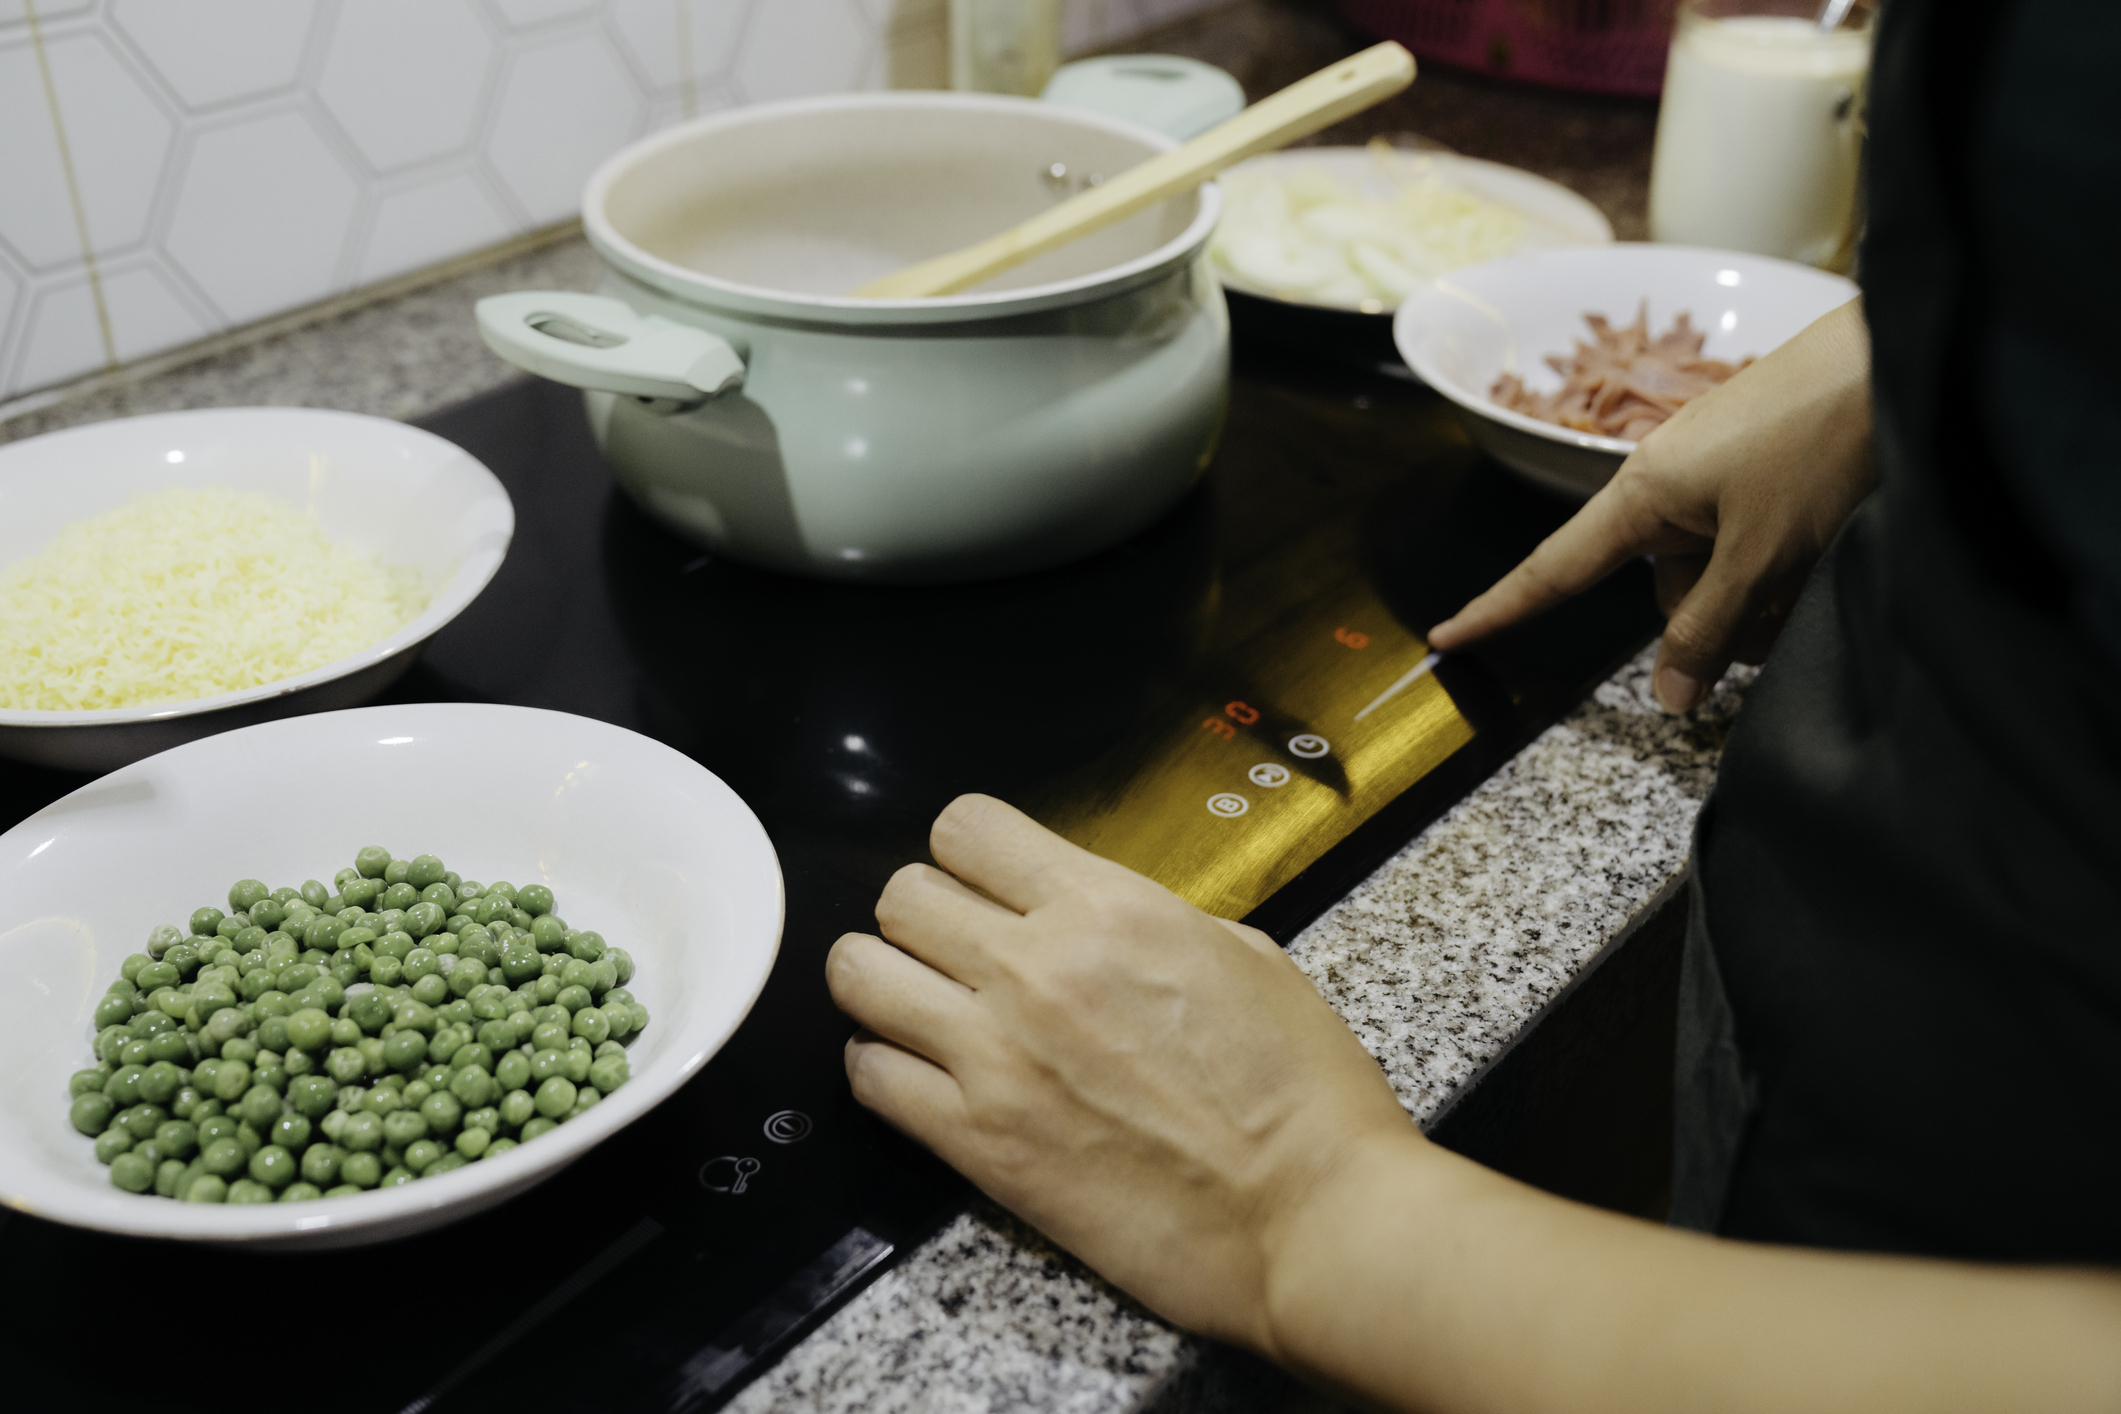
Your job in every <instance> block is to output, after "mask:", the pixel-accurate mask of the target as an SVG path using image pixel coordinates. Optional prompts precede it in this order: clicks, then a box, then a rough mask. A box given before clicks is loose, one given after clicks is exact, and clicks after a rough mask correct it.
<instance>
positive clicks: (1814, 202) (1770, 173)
mask: <svg viewBox="0 0 2121 1414" xmlns="http://www.w3.org/2000/svg"><path fill="white" fill-rule="evenodd" d="M1817 10H1818V6H1817V0H1686V3H1685V4H1683V5H1681V6H1680V9H1679V23H1678V27H1677V29H1676V30H1674V32H1673V35H1672V54H1671V60H1670V63H1669V64H1668V66H1667V67H1666V69H1665V74H1664V106H1663V108H1662V109H1661V110H1660V112H1659V113H1658V117H1657V147H1656V152H1655V154H1654V155H1653V156H1652V157H1651V159H1650V239H1651V240H1656V241H1670V242H1674V243H1677V244H1681V245H1705V246H1721V247H1723V248H1725V249H1729V250H1748V251H1755V252H1758V253H1759V254H1762V255H1774V256H1780V257H1782V258H1783V259H1785V260H1796V261H1802V262H1803V263H1805V264H1807V265H1823V266H1826V267H1828V268H1829V269H1835V270H1842V269H1846V268H1847V267H1848V265H1849V263H1850V259H1851V257H1852V256H1853V254H1854V250H1855V229H1854V227H1855V219H1856V173H1857V165H1858V158H1859V156H1860V149H1861V136H1862V118H1863V91H1864V82H1865V79H1866V78H1867V77H1868V75H1869V72H1870V63H1871V34H1870V23H1871V19H1870V16H1871V12H1870V10H1869V9H1868V8H1866V7H1864V6H1858V7H1856V8H1855V9H1854V10H1853V11H1852V12H1851V18H1850V20H1849V22H1847V23H1845V24H1843V25H1842V26H1841V28H1839V29H1836V30H1834V31H1832V32H1831V33H1827V34H1821V33H1820V32H1819V30H1818V27H1817V25H1816V24H1815V22H1814V16H1815V15H1816V13H1817Z"/></svg>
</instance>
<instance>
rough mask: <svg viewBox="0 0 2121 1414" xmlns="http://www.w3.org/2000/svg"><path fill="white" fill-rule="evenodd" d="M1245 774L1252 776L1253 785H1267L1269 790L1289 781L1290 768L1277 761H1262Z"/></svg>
mask: <svg viewBox="0 0 2121 1414" xmlns="http://www.w3.org/2000/svg"><path fill="white" fill-rule="evenodd" d="M1245 774H1246V775H1248V776H1250V777H1251V778H1252V784H1253V785H1255V786H1265V787H1266V788H1267V789H1268V790H1272V789H1274V788H1275V787H1276V786H1285V785H1287V784H1288V783H1289V768H1288V767H1287V766H1284V765H1282V764H1281V763H1280V762H1277V761H1262V762H1260V763H1259V764H1258V765H1257V766H1254V767H1253V768H1252V769H1251V770H1249V771H1247V772H1245Z"/></svg>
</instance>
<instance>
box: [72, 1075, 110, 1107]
mask: <svg viewBox="0 0 2121 1414" xmlns="http://www.w3.org/2000/svg"><path fill="white" fill-rule="evenodd" d="M109 1079H110V1076H109V1075H107V1074H105V1073H104V1072H103V1071H101V1070H77V1071H75V1072H74V1073H73V1074H72V1075H71V1076H69V1077H68V1078H67V1081H66V1093H67V1094H68V1095H70V1096H72V1097H73V1098H74V1099H77V1100H78V1099H80V1098H81V1097H82V1096H83V1095H88V1094H96V1095H100V1094H102V1093H103V1086H104V1083H105V1082H106V1081H108V1080H109Z"/></svg>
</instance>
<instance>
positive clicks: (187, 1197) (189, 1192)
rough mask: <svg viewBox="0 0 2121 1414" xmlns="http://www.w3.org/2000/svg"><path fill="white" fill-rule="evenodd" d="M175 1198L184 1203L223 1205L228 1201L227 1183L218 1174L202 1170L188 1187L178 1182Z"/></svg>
mask: <svg viewBox="0 0 2121 1414" xmlns="http://www.w3.org/2000/svg"><path fill="white" fill-rule="evenodd" d="M177 1196H178V1198H179V1199H180V1200H181V1201H183V1202H186V1203H225V1202H227V1201H228V1183H227V1180H225V1179H223V1178H222V1177H221V1176H220V1175H219V1174H214V1173H207V1172H205V1171H203V1170H202V1171H201V1172H200V1174H199V1176H198V1177H197V1178H194V1179H193V1180H192V1181H191V1182H190V1184H188V1185H187V1184H184V1183H183V1182H182V1181H181V1180H180V1181H179V1186H178V1192H177Z"/></svg>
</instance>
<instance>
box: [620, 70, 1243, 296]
mask: <svg viewBox="0 0 2121 1414" xmlns="http://www.w3.org/2000/svg"><path fill="white" fill-rule="evenodd" d="M889 108H958V109H963V110H965V111H966V112H967V113H968V114H970V113H976V112H982V111H984V112H1021V111H1023V110H1024V109H1026V108H1030V109H1033V110H1036V111H1037V112H1039V113H1040V114H1042V115H1048V116H1051V115H1059V116H1062V117H1064V118H1065V119H1066V120H1067V121H1068V122H1071V123H1076V124H1079V125H1081V126H1083V127H1090V128H1102V129H1104V130H1105V131H1106V132H1109V133H1113V134H1116V135H1118V136H1120V137H1126V138H1132V139H1134V140H1136V141H1138V142H1141V143H1143V144H1145V145H1147V146H1148V147H1150V148H1151V149H1152V150H1154V151H1159V152H1165V151H1169V150H1170V149H1172V148H1174V147H1177V146H1178V143H1177V142H1176V141H1174V140H1173V139H1171V138H1169V137H1167V136H1165V135H1164V134H1162V133H1159V132H1157V131H1155V130H1154V129H1152V128H1145V127H1142V126H1140V125H1139V124H1136V123H1130V122H1127V121H1125V120H1124V119H1120V118H1112V117H1107V116H1105V115H1103V114H1100V113H1092V112H1089V111H1087V110H1084V109H1080V108H1064V107H1060V106H1058V105H1052V104H1044V103H1040V102H1038V101H1037V100H1035V99H1029V98H1010V97H1005V96H1002V95H999V94H980V93H856V94H836V95H831V96H828V97H824V98H805V99H795V100H791V101H788V102H784V103H768V104H760V105H758V106H756V107H752V108H738V109H734V110H731V111H729V112H726V113H711V114H709V115H707V116H706V117H703V118H695V119H693V120H692V121H691V122H688V123H679V124H677V125H676V126H674V127H669V128H665V129H664V130H663V131H661V132H659V133H657V134H655V135H654V136H653V137H649V138H644V139H643V140H642V141H640V142H637V143H634V144H633V145H632V146H630V147H627V148H623V149H621V150H620V151H619V152H618V153H616V154H614V155H613V156H611V157H610V158H608V159H606V160H605V162H604V165H603V166H601V167H599V168H597V170H596V171H595V172H594V173H592V174H591V175H590V178H589V184H588V186H587V187H585V188H584V189H583V192H582V227H583V230H584V231H585V232H586V233H587V235H588V237H589V244H590V245H591V247H593V248H594V249H595V250H596V252H597V254H598V255H600V256H602V257H603V258H604V259H605V260H607V261H609V262H611V264H613V265H614V266H616V267H618V269H620V270H621V271H623V272H624V273H626V274H628V275H631V276H632V277H633V278H635V279H637V280H639V281H641V282H642V283H644V284H646V285H649V286H651V287H652V288H655V289H658V290H661V291H663V292H664V293H665V294H670V295H675V296H677V297H678V298H679V299H683V300H687V301H690V302H692V303H695V304H704V305H708V306H710V307H715V308H720V309H728V310H734V311H738V312H741V313H746V314H760V315H767V316H771V317H776V318H782V319H791V320H798V321H802V322H805V323H826V324H939V323H955V322H962V321H967V320H977V319H999V318H1004V317H1007V316H1011V315H1019V314H1035V313H1039V312H1042V311H1044V310H1049V309H1060V308H1064V307H1066V306H1068V305H1073V304H1082V303H1085V302H1087V301H1089V300H1093V299H1104V298H1106V297H1108V296H1111V295H1117V294H1123V293H1125V292H1126V291H1128V290H1132V289H1137V288H1139V287H1140V286H1142V285H1146V284H1149V283H1151V282H1153V281H1155V280H1157V279H1159V278H1161V277H1162V276H1163V275H1165V274H1167V273H1168V272H1170V271H1172V270H1174V269H1177V268H1178V267H1180V266H1182V265H1185V264H1187V263H1188V262H1190V261H1191V260H1192V259H1193V258H1194V257H1195V256H1197V255H1199V254H1200V252H1201V251H1202V250H1203V249H1204V248H1205V247H1206V245H1207V243H1208V237H1209V236H1210V235H1211V234H1213V233H1214V230H1215V223H1216V222H1217V221H1218V220H1220V219H1221V217H1222V193H1221V191H1220V190H1219V189H1218V188H1217V187H1216V185H1215V183H1213V182H1207V183H1204V184H1203V185H1202V186H1201V187H1200V189H1199V192H1198V196H1199V209H1198V210H1196V211H1195V212H1194V213H1193V220H1192V221H1191V222H1190V223H1189V224H1188V225H1187V226H1186V229H1185V230H1184V231H1182V232H1180V233H1179V234H1178V235H1176V236H1174V237H1172V238H1171V239H1170V240H1168V241H1165V242H1164V243H1163V244H1162V245H1160V246H1158V247H1157V248H1156V249H1155V250H1152V251H1150V252H1148V253H1147V254H1145V255H1140V256H1136V257H1135V258H1134V259H1132V260H1129V261H1125V262H1122V263H1121V264H1118V265H1113V266H1108V267H1107V268H1105V269H1103V270H1098V271H1093V272H1092V273H1090V274H1088V275H1078V276H1076V277H1074V278H1073V279H1068V280H1057V281H1054V282H1053V283H1051V284H1045V285H1030V286H1026V287H1025V288H1023V289H1017V290H995V291H989V292H986V293H977V292H975V293H971V294H962V295H944V296H941V297H939V298H935V299H896V300H878V299H861V298H858V297H856V296H854V295H815V294H801V293H797V292H795V291H790V290H776V289H771V288H768V287H766V286H763V285H747V284H743V283H740V282H738V281H735V280H725V279H722V278H720V277H719V276H715V275H708V274H704V273H702V272H700V271H698V270H694V269H692V268H690V267H689V266H684V265H679V264H677V263H675V262H674V261H668V260H664V259H663V258H662V257H660V256H656V255H651V254H649V253H648V252H647V251H645V250H643V249H641V248H640V247H639V246H637V245H635V244H634V243H633V242H632V241H630V240H628V239H627V238H626V237H625V236H623V235H621V234H619V232H618V229H617V228H616V227H614V226H613V225H612V224H611V218H610V217H609V216H608V215H606V214H605V211H604V201H605V197H606V196H607V195H608V194H609V193H610V191H611V188H612V186H613V185H614V184H615V183H616V182H618V181H619V180H620V179H621V178H622V177H624V176H625V175H626V174H627V173H628V172H629V171H631V170H632V169H633V168H634V167H635V166H637V165H639V164H640V163H642V162H645V161H647V160H648V159H649V158H651V157H654V156H656V155H658V154H659V153H662V152H663V151H665V150H667V149H669V148H672V147H679V146H683V145H684V144H687V143H689V142H692V141H694V140H695V139H697V138H698V137H700V135H702V134H705V133H713V132H733V131H736V130H738V129H740V128H745V127H750V126H753V125H755V124H760V123H770V122H774V121H777V120H779V119H781V118H785V117H788V116H790V115H794V114H805V113H832V112H843V111H849V110H863V109H867V110H875V109H889ZM936 253H937V254H938V255H940V254H942V252H940V251H938V252H936Z"/></svg>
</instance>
